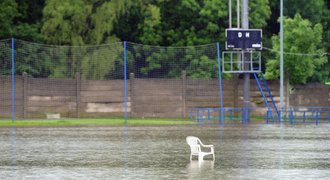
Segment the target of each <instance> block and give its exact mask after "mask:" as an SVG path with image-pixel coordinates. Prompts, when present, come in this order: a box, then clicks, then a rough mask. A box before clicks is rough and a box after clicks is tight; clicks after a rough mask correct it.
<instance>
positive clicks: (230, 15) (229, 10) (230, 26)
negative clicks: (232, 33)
mask: <svg viewBox="0 0 330 180" xmlns="http://www.w3.org/2000/svg"><path fill="white" fill-rule="evenodd" d="M228 12H229V28H232V25H231V20H232V14H231V0H229V4H228Z"/></svg>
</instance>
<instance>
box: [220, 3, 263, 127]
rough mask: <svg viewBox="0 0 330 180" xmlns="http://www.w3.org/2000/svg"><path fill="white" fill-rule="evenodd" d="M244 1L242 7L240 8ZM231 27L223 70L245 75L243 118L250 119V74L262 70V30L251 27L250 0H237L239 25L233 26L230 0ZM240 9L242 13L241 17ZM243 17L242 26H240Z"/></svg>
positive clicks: (223, 54)
mask: <svg viewBox="0 0 330 180" xmlns="http://www.w3.org/2000/svg"><path fill="white" fill-rule="evenodd" d="M241 3H242V9H241V8H240V6H241ZM228 7H229V28H228V29H226V51H223V52H222V71H223V72H224V73H240V74H243V75H244V86H243V100H244V102H243V106H244V110H243V117H242V118H243V120H244V121H245V122H248V121H249V104H250V74H251V73H260V72H261V52H260V50H262V30H261V29H249V12H248V0H237V5H236V7H237V10H236V12H237V27H236V28H233V27H232V1H231V0H229V5H228ZM240 11H242V13H241V14H242V15H241V17H240ZM240 19H242V28H241V27H240Z"/></svg>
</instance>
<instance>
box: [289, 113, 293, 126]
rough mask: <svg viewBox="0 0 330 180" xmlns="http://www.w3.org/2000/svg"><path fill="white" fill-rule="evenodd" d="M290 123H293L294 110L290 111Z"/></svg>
mask: <svg viewBox="0 0 330 180" xmlns="http://www.w3.org/2000/svg"><path fill="white" fill-rule="evenodd" d="M290 124H293V111H292V110H291V111H290Z"/></svg>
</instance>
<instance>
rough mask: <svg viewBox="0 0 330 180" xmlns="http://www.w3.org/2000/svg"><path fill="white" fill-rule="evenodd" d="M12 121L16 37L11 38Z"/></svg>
mask: <svg viewBox="0 0 330 180" xmlns="http://www.w3.org/2000/svg"><path fill="white" fill-rule="evenodd" d="M11 121H12V122H14V121H15V39H14V38H11Z"/></svg>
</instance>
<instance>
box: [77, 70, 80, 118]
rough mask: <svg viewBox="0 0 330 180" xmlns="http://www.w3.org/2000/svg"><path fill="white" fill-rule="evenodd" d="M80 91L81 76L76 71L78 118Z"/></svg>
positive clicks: (78, 114) (78, 115)
mask: <svg viewBox="0 0 330 180" xmlns="http://www.w3.org/2000/svg"><path fill="white" fill-rule="evenodd" d="M80 92H81V76H80V73H79V72H77V73H76V117H77V118H80Z"/></svg>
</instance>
